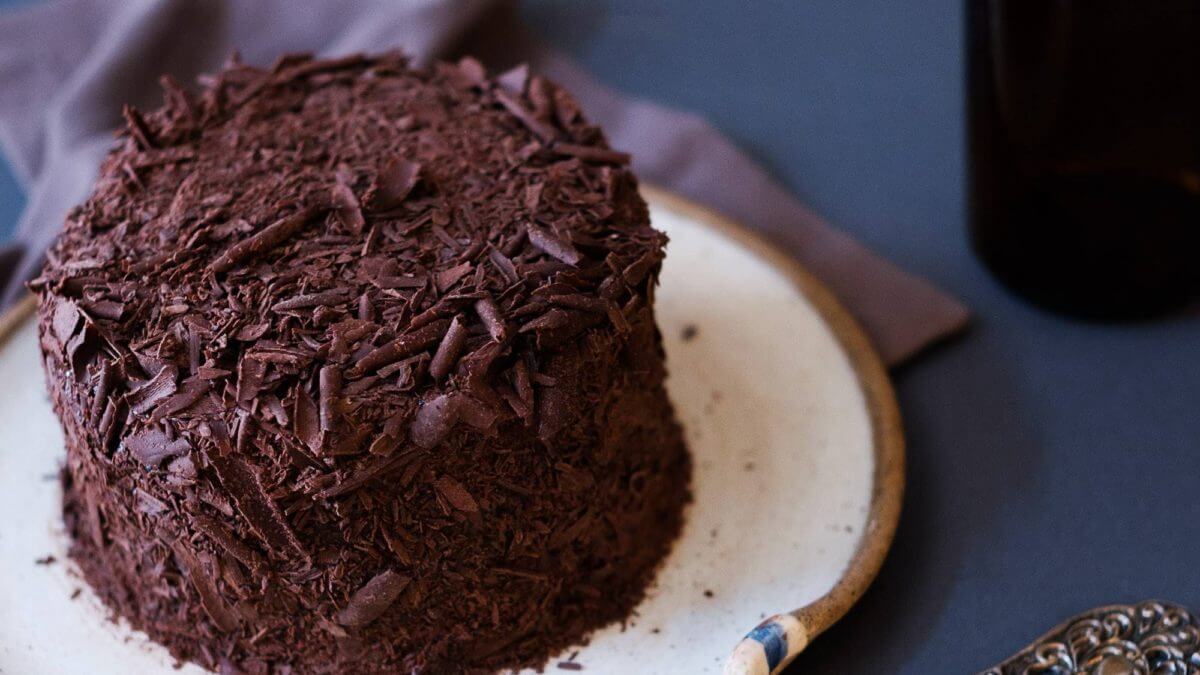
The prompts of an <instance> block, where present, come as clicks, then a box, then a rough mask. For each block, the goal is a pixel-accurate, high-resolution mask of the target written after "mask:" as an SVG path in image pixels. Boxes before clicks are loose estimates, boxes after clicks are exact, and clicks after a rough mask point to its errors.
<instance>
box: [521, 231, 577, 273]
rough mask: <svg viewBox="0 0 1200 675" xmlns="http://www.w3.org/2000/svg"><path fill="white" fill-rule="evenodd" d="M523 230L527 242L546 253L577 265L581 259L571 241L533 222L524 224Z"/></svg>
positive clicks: (569, 263)
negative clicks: (527, 235) (525, 233)
mask: <svg viewBox="0 0 1200 675" xmlns="http://www.w3.org/2000/svg"><path fill="white" fill-rule="evenodd" d="M525 231H526V232H528V234H529V243H531V244H533V245H534V246H536V247H537V248H538V250H540V251H542V252H543V253H545V254H546V255H549V256H551V257H553V258H557V259H558V260H561V261H562V262H565V263H566V264H568V265H578V264H579V261H580V260H582V259H583V257H582V256H581V255H579V251H577V250H575V247H574V246H573V245H572V244H571V242H569V241H564V240H563V239H561V238H559V237H558V236H557V235H555V234H553V233H551V232H549V231H547V230H545V229H543V228H541V227H539V226H537V225H534V224H533V223H530V224H528V225H526V226H525Z"/></svg>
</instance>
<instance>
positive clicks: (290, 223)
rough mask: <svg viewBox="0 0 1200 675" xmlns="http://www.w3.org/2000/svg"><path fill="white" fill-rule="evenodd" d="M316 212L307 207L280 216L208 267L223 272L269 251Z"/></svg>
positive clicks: (303, 225) (293, 232)
mask: <svg viewBox="0 0 1200 675" xmlns="http://www.w3.org/2000/svg"><path fill="white" fill-rule="evenodd" d="M317 213H318V211H317V209H315V208H312V207H308V208H305V209H302V210H300V211H298V212H296V213H293V214H292V215H290V216H284V217H283V218H280V219H279V220H277V221H275V222H274V223H271V224H270V225H268V226H267V227H265V228H263V229H262V230H259V231H258V232H256V233H255V234H254V235H252V236H251V237H249V238H248V239H243V240H242V241H240V242H238V243H236V244H234V245H233V246H231V247H229V249H228V250H226V251H225V253H223V254H221V257H219V258H217V259H216V260H214V261H213V262H212V264H211V265H209V269H210V270H211V271H212V272H213V274H224V273H225V272H228V271H229V270H231V269H233V268H234V267H236V266H237V265H239V264H241V263H243V262H245V261H246V260H248V259H250V258H253V257H255V256H258V255H262V254H263V253H266V252H267V251H270V250H271V249H273V248H275V247H276V246H279V245H280V244H282V243H283V242H285V241H287V240H288V239H291V238H292V237H294V236H296V234H297V233H299V232H300V230H302V229H304V227H305V226H306V225H308V223H309V222H310V221H312V219H313V218H315V217H316V215H317Z"/></svg>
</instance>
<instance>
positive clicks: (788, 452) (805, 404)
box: [0, 190, 903, 675]
mask: <svg viewBox="0 0 1200 675" xmlns="http://www.w3.org/2000/svg"><path fill="white" fill-rule="evenodd" d="M646 193H647V199H648V201H649V202H650V204H651V216H652V219H653V222H654V224H655V225H656V226H657V227H659V228H660V229H662V230H665V231H666V232H667V233H668V235H670V238H671V243H670V245H669V248H668V256H667V260H666V263H665V266H664V269H663V273H662V286H661V289H660V292H659V294H658V301H657V303H658V304H657V307H658V320H659V325H660V327H661V329H662V333H663V337H664V340H665V343H666V350H667V358H668V368H669V369H670V373H671V375H670V379H669V381H668V389H669V390H670V394H671V397H672V399H673V400H674V402H675V405H676V407H677V409H678V411H679V415H680V418H681V421H682V423H683V425H684V427H685V428H686V432H687V438H688V442H689V445H690V447H691V451H692V454H693V458H694V464H695V477H694V484H693V490H694V494H695V501H694V503H693V504H692V505H691V506H690V507H689V510H688V513H687V524H686V526H685V529H684V532H683V536H682V538H681V539H680V540H679V542H678V543H677V544H676V546H675V548H674V550H673V552H672V553H671V555H670V556H669V557H668V559H667V560H666V563H665V564H664V566H663V568H662V569H661V570H660V572H659V574H658V577H657V579H656V581H655V584H654V586H653V588H652V589H651V590H650V592H649V593H648V595H647V597H646V599H645V600H644V601H643V602H642V603H641V605H639V606H638V608H637V610H636V614H635V616H634V617H633V618H632V619H631V620H630V621H629V622H628V623H627V625H625V626H624V627H623V628H622V627H621V626H610V627H608V628H605V629H603V630H601V631H599V632H597V633H595V634H594V635H593V636H592V638H591V641H590V643H589V644H588V645H587V646H585V647H580V648H579V649H578V652H577V653H574V654H573V655H572V653H573V652H575V651H576V650H571V651H570V652H568V653H566V654H563V655H561V656H560V657H557V658H555V659H552V660H551V662H550V664H549V670H550V672H554V670H555V665H556V664H557V663H558V662H559V661H566V660H568V659H571V660H574V661H575V662H577V663H579V664H580V665H582V666H583V669H584V670H585V672H588V673H595V674H608V673H613V674H625V673H719V672H722V669H726V672H733V673H763V674H765V673H768V672H772V671H776V670H778V669H779V668H781V667H782V666H783V665H784V664H786V663H787V662H788V661H789V660H790V659H791V657H793V656H794V655H795V654H796V653H797V652H799V651H800V650H801V649H802V648H803V647H804V645H805V644H807V642H808V640H810V639H811V638H812V637H814V636H815V635H816V634H817V633H819V632H821V631H822V630H824V629H825V628H827V627H828V626H829V625H831V624H832V623H833V622H834V621H836V620H837V619H838V618H840V617H841V616H842V614H844V613H845V611H846V610H847V609H849V607H850V605H852V604H853V603H854V601H856V600H857V599H858V597H859V596H860V595H861V594H862V592H863V590H865V588H866V586H867V585H868V584H869V583H870V581H871V579H872V578H874V576H875V573H876V572H877V571H878V568H879V565H880V563H881V562H882V560H883V557H884V555H885V554H886V551H887V548H888V546H889V545H890V543H891V538H892V534H893V532H894V530H895V524H896V519H897V517H898V514H899V504H900V493H901V491H902V486H903V448H902V445H903V444H902V440H901V434H900V431H899V418H898V414H897V412H896V407H895V401H894V398H893V396H892V392H891V389H890V387H889V385H888V382H887V377H886V375H885V373H884V371H883V369H882V367H881V366H880V364H879V360H878V358H877V357H876V356H875V354H874V352H873V351H872V350H871V349H870V347H869V345H868V344H867V341H866V339H865V338H864V337H863V335H862V333H861V332H860V331H859V329H858V328H857V326H856V325H855V324H854V323H853V321H851V320H850V319H849V317H848V315H847V314H846V313H845V312H844V311H843V310H842V309H841V308H840V307H839V306H838V305H837V303H836V302H835V301H834V300H833V299H832V297H831V296H830V295H829V294H828V293H827V292H826V291H825V290H824V289H823V288H821V287H820V285H819V284H817V283H816V282H815V281H813V280H812V279H811V278H810V277H809V276H808V275H807V274H805V273H804V272H803V270H801V269H799V268H798V267H797V266H796V265H795V263H793V262H791V260H790V259H789V258H787V257H785V256H783V255H781V254H779V253H778V252H776V251H774V250H773V249H771V248H770V247H769V246H767V245H766V244H764V243H762V241H761V240H759V239H757V238H755V237H754V236H752V235H750V234H749V233H748V232H747V231H746V230H745V229H743V228H740V227H739V226H737V225H735V224H733V223H730V222H729V221H727V220H724V219H722V218H721V217H719V216H717V215H716V214H714V213H712V212H710V211H707V210H705V209H703V208H700V207H697V206H695V205H693V204H690V203H688V202H685V201H683V200H681V199H679V198H677V197H674V196H671V195H669V194H666V193H662V192H659V191H656V190H646ZM10 323H11V324H12V330H11V333H10V334H9V336H8V338H7V340H5V342H4V343H3V344H2V345H0V382H3V383H5V384H4V386H3V387H0V514H4V517H3V520H2V521H0V672H4V673H21V674H24V675H37V674H40V673H80V672H87V673H91V674H93V675H108V674H110V673H111V674H113V675H118V674H125V673H164V674H165V673H181V674H183V673H200V672H202V671H201V670H200V669H199V668H197V667H195V666H190V665H189V666H185V667H184V668H182V669H175V668H173V663H172V659H171V658H170V656H169V655H168V654H167V652H166V651H165V650H164V649H162V648H161V647H158V646H157V645H154V644H152V643H150V642H148V641H147V640H146V638H145V637H144V636H143V635H141V634H140V633H134V632H132V631H130V630H128V628H126V627H122V626H119V625H117V624H114V623H112V622H110V621H109V620H108V618H107V617H108V613H107V611H106V610H105V609H104V608H103V606H102V605H101V604H100V602H99V600H98V599H97V598H96V597H95V596H94V595H93V594H92V593H91V591H90V590H89V589H88V587H87V586H86V584H84V583H83V582H82V581H81V580H80V579H79V578H78V577H77V576H76V575H75V574H74V573H73V571H72V567H71V565H70V563H69V562H68V561H67V559H66V556H65V550H66V543H67V542H66V541H65V535H64V533H63V528H62V525H61V520H60V516H59V499H60V493H59V487H58V483H57V481H56V472H57V470H58V468H59V465H60V463H61V462H62V460H63V443H62V435H61V431H60V430H59V425H58V421H57V420H56V419H55V417H54V415H53V413H52V412H51V409H50V404H49V402H48V399H47V397H46V394H45V393H44V386H43V378H42V372H41V363H40V359H39V356H38V353H37V339H36V331H35V328H34V323H33V322H32V321H30V320H28V319H27V318H26V319H24V320H21V321H15V320H14V321H11V322H10ZM51 556H52V557H53V559H54V562H51V563H49V564H45V563H46V560H47V557H51ZM39 560H41V561H42V562H40V563H39V562H38V561H39ZM797 608H800V609H797ZM756 625H757V626H758V627H757V628H755V626H756ZM747 631H750V632H749V634H748V635H747ZM743 636H745V639H743ZM739 641H740V642H739ZM731 654H733V656H732V657H731Z"/></svg>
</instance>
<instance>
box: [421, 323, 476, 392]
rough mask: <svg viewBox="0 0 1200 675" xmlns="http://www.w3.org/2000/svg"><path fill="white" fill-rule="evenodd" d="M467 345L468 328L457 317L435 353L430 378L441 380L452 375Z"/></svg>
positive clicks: (430, 368) (430, 367) (430, 364)
mask: <svg viewBox="0 0 1200 675" xmlns="http://www.w3.org/2000/svg"><path fill="white" fill-rule="evenodd" d="M466 345H467V327H466V326H465V325H464V324H463V322H462V318H461V317H459V316H455V317H454V319H452V320H451V321H450V327H449V328H447V329H446V334H445V335H443V336H442V341H441V343H440V344H438V348H437V351H436V352H434V355H433V360H432V361H430V362H429V376H430V377H432V378H433V379H435V380H440V379H442V378H444V377H446V375H448V374H450V369H451V368H453V367H454V364H455V363H457V362H458V357H460V356H462V352H463V348H464V347H466Z"/></svg>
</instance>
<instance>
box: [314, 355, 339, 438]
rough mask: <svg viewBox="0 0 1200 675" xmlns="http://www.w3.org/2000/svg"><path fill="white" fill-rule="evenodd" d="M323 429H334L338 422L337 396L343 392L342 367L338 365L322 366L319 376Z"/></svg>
mask: <svg viewBox="0 0 1200 675" xmlns="http://www.w3.org/2000/svg"><path fill="white" fill-rule="evenodd" d="M319 380H320V392H321V406H320V411H321V414H320V420H321V431H333V429H334V424H335V423H336V422H337V407H336V403H337V398H338V396H340V395H341V393H342V369H341V368H340V367H339V366H336V365H328V366H325V367H324V368H321V373H320V376H319Z"/></svg>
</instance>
